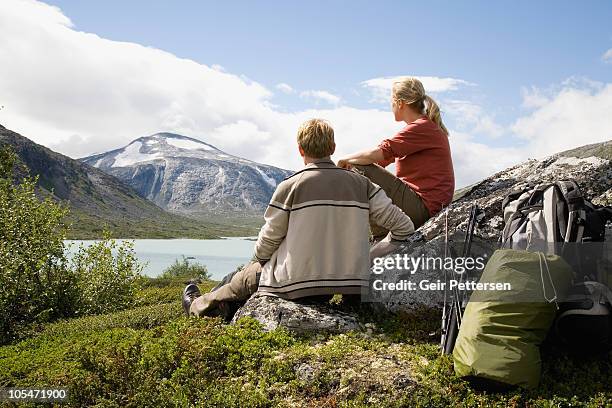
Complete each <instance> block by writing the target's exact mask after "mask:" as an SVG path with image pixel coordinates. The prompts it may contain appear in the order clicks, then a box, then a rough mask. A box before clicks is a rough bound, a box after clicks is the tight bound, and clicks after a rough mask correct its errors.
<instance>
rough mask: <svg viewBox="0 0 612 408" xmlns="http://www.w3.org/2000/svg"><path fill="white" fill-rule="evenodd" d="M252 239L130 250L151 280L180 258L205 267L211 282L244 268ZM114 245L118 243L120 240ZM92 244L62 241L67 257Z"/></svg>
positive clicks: (145, 244) (159, 243)
mask: <svg viewBox="0 0 612 408" xmlns="http://www.w3.org/2000/svg"><path fill="white" fill-rule="evenodd" d="M253 239H254V238H253V237H250V238H249V237H240V238H225V239H134V240H129V241H134V250H135V252H136V256H137V257H138V259H139V260H140V262H141V263H146V265H145V268H144V270H143V273H144V274H145V275H147V276H151V277H155V276H159V275H161V273H162V272H163V271H164V269H166V268H167V267H168V266H170V265H171V264H173V263H174V261H175V260H177V259H179V260H181V259H182V257H183V256H185V257H193V258H194V259H189V262H198V263H201V264H203V265H206V267H207V268H208V272H210V274H211V275H212V277H211V279H213V280H220V279H221V278H223V277H224V276H225V275H226V274H228V273H229V272H232V271H233V270H235V269H236V267H237V266H238V265H241V264H246V263H247V262H249V261H250V260H251V257H252V256H253V249H254V246H255V241H254V240H253ZM117 241H118V242H120V241H122V240H120V239H118V240H117ZM93 242H96V241H93V240H83V241H80V240H68V241H64V243H65V244H66V247H67V248H68V250H67V252H68V256H70V254H71V253H73V252H74V251H75V250H76V249H77V248H78V245H79V244H83V245H85V246H89V245H91V244H92V243H93Z"/></svg>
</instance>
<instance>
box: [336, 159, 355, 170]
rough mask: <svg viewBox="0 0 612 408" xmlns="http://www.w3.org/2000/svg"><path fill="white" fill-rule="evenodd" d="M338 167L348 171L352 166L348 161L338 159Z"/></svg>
mask: <svg viewBox="0 0 612 408" xmlns="http://www.w3.org/2000/svg"><path fill="white" fill-rule="evenodd" d="M338 167H340V168H342V169H347V170H350V169H351V167H352V166H351V164H350V163H349V159H340V160H338Z"/></svg>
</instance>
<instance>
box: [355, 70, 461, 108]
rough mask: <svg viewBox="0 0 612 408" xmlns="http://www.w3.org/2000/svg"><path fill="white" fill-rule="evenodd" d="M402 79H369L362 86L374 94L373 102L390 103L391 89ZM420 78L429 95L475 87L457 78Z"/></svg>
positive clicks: (396, 77)
mask: <svg viewBox="0 0 612 408" xmlns="http://www.w3.org/2000/svg"><path fill="white" fill-rule="evenodd" d="M399 78H401V77H400V76H394V77H379V78H372V79H368V80H367V81H363V82H362V83H361V86H363V87H364V88H366V89H368V90H369V91H370V92H371V93H372V99H371V102H377V103H378V102H380V103H384V102H389V100H390V95H391V89H392V88H393V82H394V81H396V80H397V79H399ZM416 78H418V79H419V80H420V81H421V82H422V83H423V86H424V87H425V92H427V93H442V92H448V91H455V90H457V89H459V87H460V86H467V85H473V84H472V83H470V82H468V81H464V80H463V79H456V78H440V77H434V76H418V77H416Z"/></svg>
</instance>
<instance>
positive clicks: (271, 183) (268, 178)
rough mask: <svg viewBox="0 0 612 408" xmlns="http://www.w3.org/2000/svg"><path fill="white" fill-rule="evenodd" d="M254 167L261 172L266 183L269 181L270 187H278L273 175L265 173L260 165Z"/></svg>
mask: <svg viewBox="0 0 612 408" xmlns="http://www.w3.org/2000/svg"><path fill="white" fill-rule="evenodd" d="M254 168H255V170H257V172H258V173H259V174H261V177H262V178H263V179H264V181H265V182H266V183H268V185H269V186H270V187H274V188H275V187H276V184H277V183H276V180H274V179H273V178H272V177H270V176H268V175H267V174H266V173H264V172H263V171H262V170H261V169H260V168H259V167H257V166H255V167H254Z"/></svg>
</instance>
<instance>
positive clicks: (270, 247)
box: [255, 185, 290, 265]
mask: <svg viewBox="0 0 612 408" xmlns="http://www.w3.org/2000/svg"><path fill="white" fill-rule="evenodd" d="M279 190H282V188H281V185H279V186H278V187H277V189H276V191H274V194H273V195H272V200H271V201H270V204H269V205H268V208H267V209H266V213H265V214H264V219H265V220H266V223H265V224H264V226H263V227H261V230H260V231H259V236H258V237H257V242H256V243H255V258H257V261H258V262H259V263H260V264H261V265H264V264H265V263H266V262H268V261H269V260H270V258H271V257H272V254H273V253H274V252H275V251H276V250H277V249H278V247H279V246H280V244H281V242H283V239H285V236H286V235H287V227H288V225H289V213H290V207H289V206H288V205H287V204H286V203H285V202H286V201H287V200H286V199H282V195H283V194H282V192H280V191H279Z"/></svg>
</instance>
